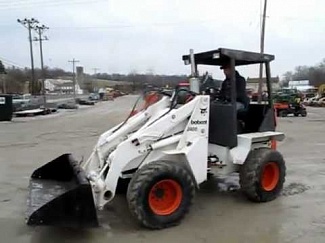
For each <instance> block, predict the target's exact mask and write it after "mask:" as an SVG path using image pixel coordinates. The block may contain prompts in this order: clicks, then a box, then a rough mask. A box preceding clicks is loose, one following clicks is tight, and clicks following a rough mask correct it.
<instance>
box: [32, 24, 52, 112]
mask: <svg viewBox="0 0 325 243" xmlns="http://www.w3.org/2000/svg"><path fill="white" fill-rule="evenodd" d="M48 29H49V27H47V26H45V25H42V26H39V25H37V26H35V27H34V30H35V31H36V33H37V34H38V38H37V37H35V38H34V41H39V44H40V45H39V46H40V55H41V69H42V95H43V102H44V107H45V105H46V92H45V73H44V63H43V45H42V43H43V41H46V40H48V38H47V37H46V36H45V37H44V38H43V37H42V35H43V33H44V31H45V30H48Z"/></svg>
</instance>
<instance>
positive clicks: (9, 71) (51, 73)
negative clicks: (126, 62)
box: [0, 67, 188, 93]
mask: <svg viewBox="0 0 325 243" xmlns="http://www.w3.org/2000/svg"><path fill="white" fill-rule="evenodd" d="M34 73H35V80H39V82H37V84H36V89H37V92H38V93H40V92H41V82H40V80H41V79H42V77H45V78H46V79H57V78H62V77H70V78H71V79H72V75H73V74H72V72H68V71H65V70H63V69H61V68H49V67H45V68H44V74H43V75H42V70H41V69H38V68H36V69H35V71H34ZM84 75H85V79H84V80H85V83H84V84H82V85H83V86H84V88H85V89H86V90H88V91H91V90H90V87H91V85H89V84H90V82H91V80H92V79H102V80H114V81H127V82H130V83H131V84H132V85H133V87H134V89H141V88H143V85H144V84H150V85H153V86H158V87H161V86H166V85H169V86H174V85H176V84H177V83H179V82H182V81H184V80H186V79H187V78H188V77H187V76H186V75H157V74H153V73H145V74H141V73H137V72H134V71H133V72H131V73H129V74H118V73H113V74H108V73H97V74H93V75H90V74H84ZM3 79H4V80H5V82H6V92H7V93H23V92H24V90H26V83H27V81H30V80H31V79H32V71H31V69H30V68H17V67H8V68H6V74H5V75H4V77H3ZM0 84H1V81H0ZM29 84H30V85H31V82H29ZM28 88H29V87H28ZM0 91H1V92H3V85H0Z"/></svg>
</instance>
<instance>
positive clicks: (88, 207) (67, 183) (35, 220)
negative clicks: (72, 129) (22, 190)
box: [26, 154, 98, 227]
mask: <svg viewBox="0 0 325 243" xmlns="http://www.w3.org/2000/svg"><path fill="white" fill-rule="evenodd" d="M29 190H30V191H29V195H28V200H27V206H28V207H27V212H26V214H27V218H26V223H27V224H28V225H54V226H63V227H96V226H98V219H97V212H96V208H95V203H94V199H93V194H92V189H91V185H90V183H89V181H88V179H87V178H86V174H85V172H84V170H83V169H82V168H81V167H80V166H79V164H78V162H77V161H76V160H74V159H73V157H72V156H71V155H70V154H63V155H61V156H60V157H58V158H56V159H54V160H52V161H51V162H49V163H47V164H45V165H44V166H42V167H40V168H38V169H37V170H35V171H34V172H33V174H32V176H31V179H30V184H29Z"/></svg>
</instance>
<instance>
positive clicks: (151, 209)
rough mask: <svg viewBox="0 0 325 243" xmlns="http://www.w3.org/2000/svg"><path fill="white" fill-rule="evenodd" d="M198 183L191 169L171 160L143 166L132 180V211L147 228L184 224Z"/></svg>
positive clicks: (130, 203) (129, 192)
mask: <svg viewBox="0 0 325 243" xmlns="http://www.w3.org/2000/svg"><path fill="white" fill-rule="evenodd" d="M194 194H195V184H194V181H193V177H192V175H191V173H190V172H189V170H188V169H186V168H185V167H184V166H183V165H180V164H178V163H176V162H170V161H157V162H152V163H150V164H147V165H145V166H143V167H142V168H140V169H139V170H138V171H137V172H136V173H135V175H134V176H133V178H132V179H131V181H130V184H129V187H128V191H127V201H128V204H129V209H130V211H131V214H132V215H133V216H134V217H135V218H136V219H137V220H138V221H139V222H140V223H141V224H142V225H144V226H145V227H148V228H151V229H162V228H167V227H171V226H175V225H177V224H179V223H180V221H181V220H182V219H183V218H184V216H185V215H186V213H187V212H188V211H189V208H190V206H191V204H192V199H193V197H194Z"/></svg>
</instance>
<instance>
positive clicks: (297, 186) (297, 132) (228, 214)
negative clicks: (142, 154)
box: [0, 96, 325, 243]
mask: <svg viewBox="0 0 325 243" xmlns="http://www.w3.org/2000/svg"><path fill="white" fill-rule="evenodd" d="M135 99H136V97H134V96H125V97H120V98H118V99H116V100H115V101H111V102H103V103H98V104H96V105H95V107H87V108H84V107H83V108H81V109H78V110H73V111H62V112H59V113H58V114H53V115H49V116H43V117H34V118H15V119H14V120H13V122H3V123H0V155H1V156H0V233H1V237H2V240H1V242H8V243H10V242H15V243H16V242H17V243H18V242H33V243H36V242H37V243H38V242H39V243H47V242H49V243H51V242H53V243H54V242H78V243H83V242H94V243H95V242H96V243H97V242H178V243H180V242H226V243H232V242H263V243H264V242H309V243H312V242H324V241H325V207H324V205H325V156H324V151H325V149H324V148H325V136H324V135H325V109H322V108H308V113H309V114H308V116H307V117H306V118H302V117H287V118H281V119H279V127H278V130H281V131H284V132H285V133H286V139H285V141H284V142H282V143H281V144H280V145H279V150H280V151H281V152H282V153H283V155H284V157H285V160H286V162H287V178H286V183H285V188H284V190H283V193H282V196H281V197H279V198H278V199H277V200H275V201H272V202H269V203H263V204H256V203H251V202H248V201H247V200H246V199H245V198H244V197H243V196H242V195H241V193H240V192H239V191H232V192H225V191H223V190H221V189H220V187H219V183H218V182H217V181H214V180H212V181H211V182H209V183H207V184H206V185H205V186H204V187H203V188H202V190H201V191H200V192H199V193H198V194H197V197H196V199H195V203H194V205H193V207H192V208H191V211H190V213H189V214H188V216H187V217H186V218H185V220H184V221H183V222H182V224H181V225H179V226H177V227H173V228H169V229H165V230H162V231H150V230H147V229H144V228H141V227H140V226H138V225H137V223H136V222H134V220H132V218H131V216H130V214H129V212H128V209H127V205H126V201H125V198H124V196H117V197H116V198H115V199H114V201H113V202H112V203H111V204H110V205H109V206H108V207H107V209H106V210H105V211H104V212H102V213H101V214H100V217H101V221H102V226H101V227H100V228H97V229H91V230H90V229H88V230H78V231H77V230H71V229H58V228H53V227H27V226H26V225H25V221H24V214H25V210H26V195H27V192H28V190H27V187H28V180H29V176H30V174H31V173H32V171H33V170H34V169H35V168H37V167H39V166H40V165H42V164H44V163H45V162H47V161H50V160H52V159H53V158H55V157H57V156H59V155H61V154H63V153H66V152H69V153H73V154H74V155H75V157H76V158H78V159H81V158H82V157H84V158H87V157H88V156H89V154H90V151H91V149H92V147H93V146H94V144H95V142H96V141H97V138H98V136H99V135H100V134H101V133H102V132H104V131H105V130H107V129H108V128H110V127H112V126H113V125H115V124H117V123H118V122H120V121H122V120H123V119H124V118H125V117H126V115H127V113H128V112H129V110H130V109H131V106H132V105H133V102H134V101H135Z"/></svg>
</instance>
